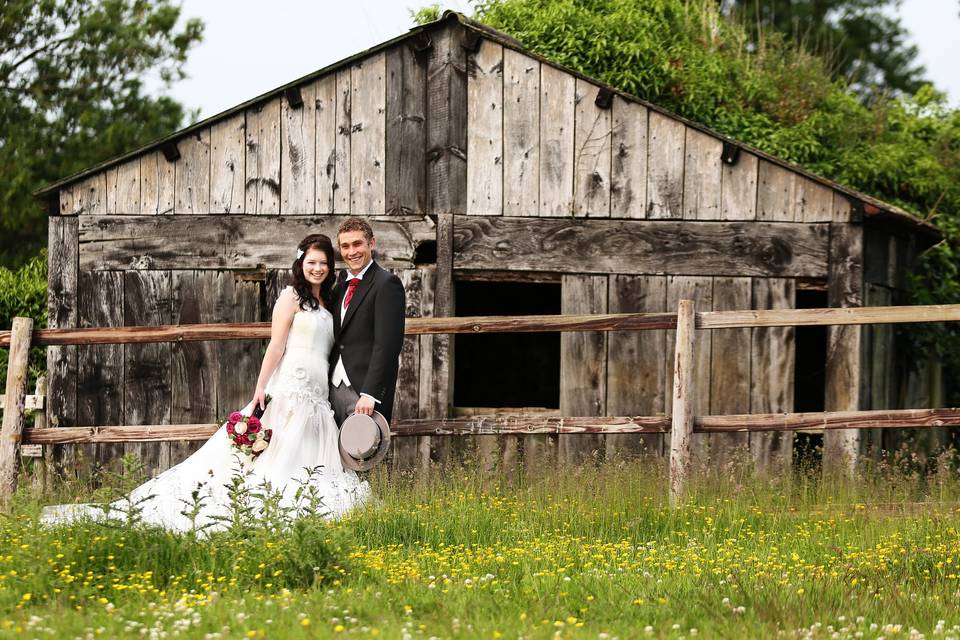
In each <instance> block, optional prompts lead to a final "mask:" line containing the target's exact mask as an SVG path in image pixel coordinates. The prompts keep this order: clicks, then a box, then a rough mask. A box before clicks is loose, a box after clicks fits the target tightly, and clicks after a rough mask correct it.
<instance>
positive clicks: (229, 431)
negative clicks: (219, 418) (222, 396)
mask: <svg viewBox="0 0 960 640" xmlns="http://www.w3.org/2000/svg"><path fill="white" fill-rule="evenodd" d="M234 433H236V432H235V431H234V430H233V423H232V422H228V423H227V434H228V435H231V436H232V435H233V434H234Z"/></svg>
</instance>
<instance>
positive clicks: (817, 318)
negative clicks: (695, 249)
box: [0, 304, 960, 347]
mask: <svg viewBox="0 0 960 640" xmlns="http://www.w3.org/2000/svg"><path fill="white" fill-rule="evenodd" d="M958 320H960V305H940V304H938V305H923V306H920V305H918V306H913V307H850V308H843V309H765V310H755V311H701V312H699V313H697V314H696V318H695V323H696V328H697V329H737V328H748V327H787V326H815V325H819V326H828V325H848V324H892V323H901V322H910V323H913V322H951V321H958ZM676 327H677V314H676V313H608V314H599V315H545V316H473V317H463V318H407V324H406V328H405V333H406V334H407V335H430V334H458V333H468V334H469V333H526V332H534V331H562V332H567V331H648V330H654V329H676ZM10 333H11V332H10V331H0V347H9V346H10ZM269 337H270V323H269V322H248V323H223V324H188V325H161V326H156V327H107V328H90V329H38V330H36V331H34V332H33V339H32V343H33V344H34V345H36V346H64V345H91V344H138V343H147V342H201V341H205V340H253V339H267V338H269Z"/></svg>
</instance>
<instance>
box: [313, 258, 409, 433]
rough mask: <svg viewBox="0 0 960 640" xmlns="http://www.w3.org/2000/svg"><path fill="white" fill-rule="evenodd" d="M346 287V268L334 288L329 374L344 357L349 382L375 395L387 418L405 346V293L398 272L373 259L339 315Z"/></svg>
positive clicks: (380, 410)
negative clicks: (346, 305) (388, 269)
mask: <svg viewBox="0 0 960 640" xmlns="http://www.w3.org/2000/svg"><path fill="white" fill-rule="evenodd" d="M346 293H347V284H346V274H341V278H340V282H339V283H338V284H337V285H336V287H335V288H334V291H333V294H334V300H335V301H336V302H335V305H334V309H333V312H334V313H333V335H334V345H333V350H332V351H331V352H330V375H331V376H332V375H333V369H334V367H336V366H337V358H339V357H343V366H344V368H345V369H346V370H347V377H348V378H350V384H351V385H352V386H353V388H354V389H355V390H356V391H357V393H366V394H369V395H371V396H373V397H374V398H376V399H377V400H379V401H380V404H378V405H377V411H379V412H380V413H382V414H383V416H384V417H385V418H386V419H387V420H388V421H389V420H390V418H391V416H392V414H393V394H394V391H395V390H396V387H397V369H398V368H399V366H400V349H401V347H402V346H403V330H404V322H405V321H404V310H405V309H406V299H405V294H404V291H403V284H402V283H401V282H400V278H398V277H397V276H395V275H393V274H392V273H390V272H389V271H386V270H385V269H382V268H381V267H380V265H378V264H377V263H376V262H373V263H372V264H371V265H370V268H369V269H367V272H366V273H365V274H364V275H363V280H361V281H360V284H359V285H357V289H356V291H354V293H353V298H352V299H351V300H350V306H349V307H347V312H346V314H345V315H344V316H343V321H342V322H341V320H340V308H341V307H342V306H343V297H344V295H346Z"/></svg>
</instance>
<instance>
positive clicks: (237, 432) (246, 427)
mask: <svg viewBox="0 0 960 640" xmlns="http://www.w3.org/2000/svg"><path fill="white" fill-rule="evenodd" d="M268 404H270V396H267V397H266V398H265V399H264V406H263V407H262V408H261V407H260V406H255V407H254V409H253V414H252V415H249V416H245V415H243V414H242V413H240V412H239V411H234V412H233V413H231V414H230V417H229V418H227V437H228V438H230V443H231V444H232V445H233V446H234V447H235V448H236V449H237V450H238V451H239V452H240V453H242V454H244V455H248V456H250V457H251V458H256V457H257V456H259V455H260V454H261V453H263V452H264V451H265V450H266V449H267V445H269V444H270V438H272V437H273V430H272V429H267V428H265V427H264V426H263V424H262V423H261V422H260V418H261V417H263V412H264V410H265V409H266V406H267V405H268Z"/></svg>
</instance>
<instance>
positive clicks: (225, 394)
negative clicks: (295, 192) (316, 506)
mask: <svg viewBox="0 0 960 640" xmlns="http://www.w3.org/2000/svg"><path fill="white" fill-rule="evenodd" d="M311 173H312V172H311ZM311 199H312V198H311ZM214 286H215V287H216V290H215V295H216V298H215V303H214V305H213V309H212V312H213V313H215V314H216V315H217V317H218V320H217V321H218V322H258V321H259V320H260V315H261V314H260V283H259V282H251V281H246V280H237V279H236V278H235V277H234V275H233V273H231V272H229V271H220V272H218V273H217V274H216V278H215V282H214ZM262 345H264V343H263V341H261V340H222V341H220V342H217V343H216V351H217V361H218V362H220V363H222V364H223V365H225V366H220V367H218V368H217V372H216V375H217V381H216V386H217V419H218V420H226V417H227V416H228V415H229V414H230V413H231V412H232V411H237V410H238V409H240V408H242V407H243V406H244V405H246V404H247V403H248V402H250V400H252V399H253V391H254V386H255V384H256V381H257V375H258V374H259V373H260V352H261V346H262Z"/></svg>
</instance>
